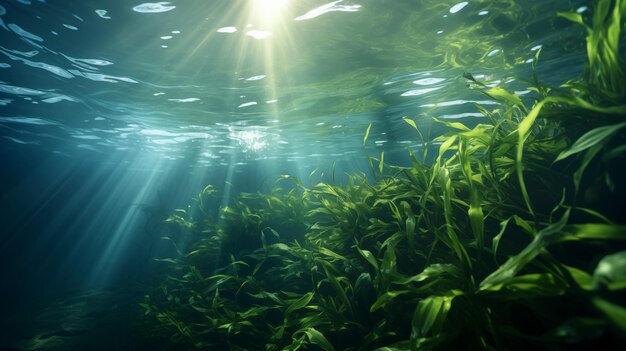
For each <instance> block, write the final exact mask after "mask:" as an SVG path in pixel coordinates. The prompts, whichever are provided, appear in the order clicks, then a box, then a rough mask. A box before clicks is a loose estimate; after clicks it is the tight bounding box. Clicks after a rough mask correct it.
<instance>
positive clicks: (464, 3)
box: [450, 1, 469, 13]
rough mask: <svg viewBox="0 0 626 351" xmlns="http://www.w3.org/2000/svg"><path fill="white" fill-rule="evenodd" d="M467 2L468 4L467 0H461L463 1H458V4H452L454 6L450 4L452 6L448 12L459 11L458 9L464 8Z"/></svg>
mask: <svg viewBox="0 0 626 351" xmlns="http://www.w3.org/2000/svg"><path fill="white" fill-rule="evenodd" d="M467 4H469V1H463V2H460V3H458V4H456V5H454V6H452V7H451V8H450V13H457V12H459V11H461V10H463V8H464V7H465V6H467Z"/></svg>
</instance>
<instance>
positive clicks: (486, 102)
mask: <svg viewBox="0 0 626 351" xmlns="http://www.w3.org/2000/svg"><path fill="white" fill-rule="evenodd" d="M463 104H478V105H497V104H498V103H497V102H496V101H491V100H482V101H475V100H452V101H442V102H437V103H434V104H424V105H420V107H446V106H456V105H463Z"/></svg>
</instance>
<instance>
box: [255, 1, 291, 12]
mask: <svg viewBox="0 0 626 351" xmlns="http://www.w3.org/2000/svg"><path fill="white" fill-rule="evenodd" d="M257 3H258V5H257V6H258V7H259V9H260V10H261V11H263V12H266V13H272V14H276V13H277V12H280V11H281V10H282V9H283V8H284V7H285V5H287V0H257Z"/></svg>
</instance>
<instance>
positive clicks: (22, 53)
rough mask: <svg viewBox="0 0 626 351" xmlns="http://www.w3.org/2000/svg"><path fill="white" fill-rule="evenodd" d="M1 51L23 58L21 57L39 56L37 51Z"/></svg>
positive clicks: (4, 49) (5, 49)
mask: <svg viewBox="0 0 626 351" xmlns="http://www.w3.org/2000/svg"><path fill="white" fill-rule="evenodd" d="M2 50H3V51H6V52H10V53H12V54H16V55H20V56H23V57H33V56H37V55H38V54H39V51H37V50H32V51H19V50H11V49H7V48H2Z"/></svg>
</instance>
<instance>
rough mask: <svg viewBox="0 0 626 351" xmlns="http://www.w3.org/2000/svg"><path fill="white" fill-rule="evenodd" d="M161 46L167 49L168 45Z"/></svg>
mask: <svg viewBox="0 0 626 351" xmlns="http://www.w3.org/2000/svg"><path fill="white" fill-rule="evenodd" d="M161 47H162V48H163V49H167V48H168V47H169V46H167V45H161Z"/></svg>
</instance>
